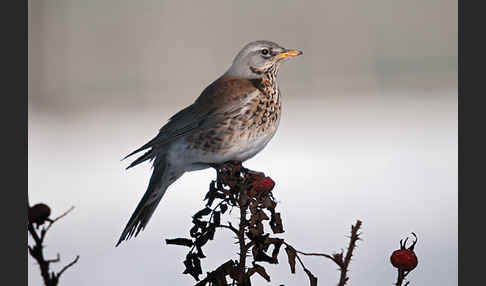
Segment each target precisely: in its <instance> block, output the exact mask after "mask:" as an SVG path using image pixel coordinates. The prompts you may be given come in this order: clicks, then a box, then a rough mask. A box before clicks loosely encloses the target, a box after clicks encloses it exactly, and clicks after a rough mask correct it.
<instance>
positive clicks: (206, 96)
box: [125, 76, 257, 169]
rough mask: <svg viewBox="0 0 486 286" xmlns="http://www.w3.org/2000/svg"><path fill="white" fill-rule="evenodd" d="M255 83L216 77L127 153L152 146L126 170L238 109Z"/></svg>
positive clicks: (251, 91) (249, 94)
mask: <svg viewBox="0 0 486 286" xmlns="http://www.w3.org/2000/svg"><path fill="white" fill-rule="evenodd" d="M256 86H257V85H256V83H255V82H253V81H251V80H248V79H243V78H237V77H226V76H223V77H221V78H219V79H217V80H216V81H214V82H213V83H211V84H210V85H209V86H208V87H206V88H205V89H204V91H203V92H202V93H201V95H200V96H199V97H198V98H197V99H196V101H195V102H194V103H193V104H191V105H190V106H188V107H186V108H184V109H182V110H181V111H179V112H178V113H176V114H175V115H173V116H172V117H171V118H170V119H169V122H167V124H165V125H164V126H163V127H162V128H161V129H160V130H159V134H158V135H157V136H156V137H154V138H153V139H152V140H150V141H149V142H148V143H147V144H145V145H143V146H142V147H140V148H139V149H137V150H135V151H133V152H132V153H130V154H129V155H128V156H126V157H125V158H127V157H129V156H131V155H133V154H135V153H137V152H140V151H142V150H145V149H148V148H151V150H149V151H148V152H146V153H145V154H144V155H142V156H141V157H139V158H138V159H137V160H135V161H134V162H133V163H132V164H130V166H128V167H127V169H128V168H131V167H133V166H135V165H138V164H140V163H141V162H144V161H146V160H148V159H152V158H154V157H155V156H156V155H157V154H158V153H164V150H163V149H164V147H165V145H166V144H167V143H169V142H172V141H173V140H175V139H177V138H180V137H182V136H186V135H189V134H191V132H192V131H194V130H196V129H199V128H204V127H205V126H211V125H212V124H213V123H214V122H219V121H220V120H222V119H223V118H224V117H225V116H228V114H231V113H235V112H238V111H239V110H240V109H241V108H242V107H243V105H244V103H245V102H246V101H247V100H248V99H249V97H251V96H252V95H254V94H255V91H256V90H257V88H256Z"/></svg>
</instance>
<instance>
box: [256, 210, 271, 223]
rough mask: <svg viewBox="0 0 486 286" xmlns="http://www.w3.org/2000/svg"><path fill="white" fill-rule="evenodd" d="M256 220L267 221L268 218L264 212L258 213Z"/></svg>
mask: <svg viewBox="0 0 486 286" xmlns="http://www.w3.org/2000/svg"><path fill="white" fill-rule="evenodd" d="M258 219H259V220H260V221H262V220H269V219H270V218H269V217H268V216H267V214H266V213H265V212H264V211H258Z"/></svg>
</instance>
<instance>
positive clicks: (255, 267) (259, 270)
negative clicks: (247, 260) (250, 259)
mask: <svg viewBox="0 0 486 286" xmlns="http://www.w3.org/2000/svg"><path fill="white" fill-rule="evenodd" d="M250 271H251V274H253V273H255V272H256V273H258V274H260V276H262V277H263V279H265V280H267V282H270V276H269V275H268V274H267V271H265V268H263V266H260V265H258V264H253V268H250V269H249V270H248V272H249V273H248V274H249V276H251V274H250Z"/></svg>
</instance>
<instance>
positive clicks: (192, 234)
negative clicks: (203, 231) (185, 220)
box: [189, 225, 199, 237]
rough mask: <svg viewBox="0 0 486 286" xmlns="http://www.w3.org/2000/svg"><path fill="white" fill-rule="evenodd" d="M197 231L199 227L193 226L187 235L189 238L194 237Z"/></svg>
mask: <svg viewBox="0 0 486 286" xmlns="http://www.w3.org/2000/svg"><path fill="white" fill-rule="evenodd" d="M198 230H199V226H197V225H194V226H193V227H192V228H191V229H190V230H189V234H190V235H191V237H196V235H197V233H198V232H197V231H198Z"/></svg>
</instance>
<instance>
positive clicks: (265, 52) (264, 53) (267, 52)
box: [262, 49, 270, 56]
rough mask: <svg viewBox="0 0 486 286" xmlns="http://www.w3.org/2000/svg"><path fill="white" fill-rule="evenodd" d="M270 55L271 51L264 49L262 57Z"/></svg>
mask: <svg viewBox="0 0 486 286" xmlns="http://www.w3.org/2000/svg"><path fill="white" fill-rule="evenodd" d="M269 53H270V51H269V50H268V49H263V50H262V55H264V56H266V55H268V54H269Z"/></svg>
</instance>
